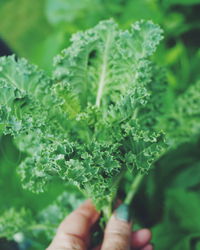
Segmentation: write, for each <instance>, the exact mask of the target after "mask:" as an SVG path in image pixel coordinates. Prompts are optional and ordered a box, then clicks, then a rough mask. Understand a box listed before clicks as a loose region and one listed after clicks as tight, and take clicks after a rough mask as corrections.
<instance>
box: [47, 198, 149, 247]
mask: <svg viewBox="0 0 200 250" xmlns="http://www.w3.org/2000/svg"><path fill="white" fill-rule="evenodd" d="M128 217H129V215H128V210H127V209H126V206H124V205H121V206H120V207H119V208H118V209H117V210H116V212H115V214H113V215H112V217H111V218H110V220H109V222H108V224H107V226H106V229H105V233H104V239H103V242H102V245H100V246H98V247H96V248H95V249H94V250H100V249H101V250H126V249H132V250H133V249H134V250H136V249H137V250H153V246H152V245H151V244H150V243H149V242H150V240H151V232H150V231H149V230H148V229H141V230H138V231H135V232H131V223H130V222H129V221H128ZM98 218H99V213H98V212H97V211H96V210H95V207H94V206H93V205H92V203H91V201H90V200H87V201H86V202H84V203H83V204H82V205H81V206H80V207H79V208H78V209H76V210H75V211H73V212H72V213H71V214H70V215H69V216H67V217H66V218H65V219H64V220H63V222H62V223H61V224H60V226H59V227H58V230H57V233H56V235H55V237H54V239H53V241H52V242H51V244H50V246H49V247H48V248H47V250H69V249H70V250H73V249H74V250H86V249H88V245H89V241H90V229H91V227H92V226H93V225H94V223H95V222H96V221H97V220H98Z"/></svg>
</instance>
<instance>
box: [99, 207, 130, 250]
mask: <svg viewBox="0 0 200 250" xmlns="http://www.w3.org/2000/svg"><path fill="white" fill-rule="evenodd" d="M129 219H130V215H129V207H128V206H127V205H126V204H122V205H120V206H119V207H118V208H117V210H116V212H115V214H114V215H112V217H111V218H110V220H109V222H108V224H107V226H106V229H105V234H104V241H103V245H102V248H101V249H102V250H116V249H118V250H126V249H129V248H130V239H131V223H130V222H129Z"/></svg>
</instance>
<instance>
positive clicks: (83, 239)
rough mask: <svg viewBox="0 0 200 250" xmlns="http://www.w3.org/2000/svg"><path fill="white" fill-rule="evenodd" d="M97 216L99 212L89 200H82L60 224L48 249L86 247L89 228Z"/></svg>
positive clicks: (80, 249) (80, 248)
mask: <svg viewBox="0 0 200 250" xmlns="http://www.w3.org/2000/svg"><path fill="white" fill-rule="evenodd" d="M98 217H99V214H98V212H97V211H96V209H95V207H94V206H93V205H92V203H91V201H89V200H88V201H86V202H84V203H83V204H82V205H81V206H80V207H79V208H78V209H76V210H75V211H74V212H72V213H71V214H70V215H69V216H67V217H66V218H65V219H64V221H63V222H62V223H61V224H60V226H59V227H58V230H57V234H56V236H55V238H54V240H53V242H52V243H51V245H50V246H49V248H48V250H53V249H57V248H59V249H63V250H64V249H79V250H82V249H86V246H87V244H86V243H87V239H88V237H89V232H90V228H91V226H92V225H93V224H94V223H95V222H96V220H97V219H98Z"/></svg>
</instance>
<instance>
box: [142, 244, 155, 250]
mask: <svg viewBox="0 0 200 250" xmlns="http://www.w3.org/2000/svg"><path fill="white" fill-rule="evenodd" d="M141 250H153V245H152V244H148V245H146V246H145V247H143V248H141Z"/></svg>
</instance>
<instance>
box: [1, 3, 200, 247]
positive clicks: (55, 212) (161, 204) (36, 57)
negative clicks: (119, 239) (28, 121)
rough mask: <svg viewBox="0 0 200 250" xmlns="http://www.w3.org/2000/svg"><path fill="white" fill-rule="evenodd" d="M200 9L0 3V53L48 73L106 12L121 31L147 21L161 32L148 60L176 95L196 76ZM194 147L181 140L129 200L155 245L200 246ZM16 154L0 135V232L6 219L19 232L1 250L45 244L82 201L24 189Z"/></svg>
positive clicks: (56, 187)
mask: <svg viewBox="0 0 200 250" xmlns="http://www.w3.org/2000/svg"><path fill="white" fill-rule="evenodd" d="M199 13H200V0H107V1H106V0H34V1H33V0H0V55H8V54H12V53H15V54H16V55H17V56H20V57H25V58H27V59H28V60H29V61H30V62H32V63H34V64H37V65H39V66H40V67H41V68H42V69H44V70H46V71H47V72H48V73H49V74H50V72H51V65H52V60H53V57H54V56H55V55H56V54H57V53H59V52H60V50H62V49H63V48H65V47H67V46H68V45H69V43H70V40H69V39H70V36H71V34H72V33H74V32H77V31H79V30H85V29H87V28H90V27H92V26H94V25H96V24H97V23H98V21H99V20H102V19H108V18H110V17H113V18H114V19H115V20H116V21H117V22H118V23H119V25H120V26H121V27H123V28H126V27H128V26H129V25H130V24H131V23H133V22H134V21H136V20H140V19H146V20H149V19H150V20H152V21H154V22H155V23H158V24H160V26H161V27H162V28H163V29H164V35H165V39H164V41H163V42H162V43H161V45H160V46H159V49H158V50H157V52H156V54H155V56H154V60H155V61H156V62H157V63H158V64H159V65H162V66H164V67H165V68H166V73H167V79H168V84H169V86H170V88H171V89H173V93H174V95H179V94H180V93H182V92H183V91H184V90H185V89H186V88H188V86H190V85H191V84H194V83H195V82H197V81H198V80H200V68H199V66H200V64H199V61H200V46H199V45H200V14H199ZM199 148H200V143H195V144H187V145H182V146H181V147H180V148H178V149H177V150H176V151H173V152H172V153H169V154H168V155H167V156H165V157H163V158H162V159H161V160H160V161H159V162H158V163H157V166H156V168H155V169H154V170H153V171H152V172H151V174H150V175H149V176H147V177H146V178H145V180H144V181H143V183H142V186H141V188H140V190H139V193H138V195H137V196H136V198H135V201H134V202H133V210H134V216H135V220H136V223H137V227H144V226H145V227H150V228H151V229H152V231H153V243H154V244H155V249H158V250H165V249H166V250H167V249H172V250H173V249H175V250H179V249H180V250H190V249H191V250H200V153H199ZM23 157H24V156H23V155H22V154H21V153H20V152H19V151H18V150H17V149H16V147H15V146H14V144H13V142H12V138H10V137H8V136H1V139H0V229H1V223H2V225H3V223H4V224H5V223H7V224H8V225H9V227H13V228H12V230H13V231H14V232H19V233H17V234H15V237H14V239H15V242H14V241H7V240H5V238H4V236H5V235H6V232H5V233H2V234H0V236H1V240H0V249H2V250H6V249H10V250H11V249H44V248H45V246H47V244H48V242H49V240H50V238H51V237H52V235H53V233H54V230H53V229H52V230H51V224H54V225H57V224H58V223H59V221H60V220H61V219H62V217H63V216H64V215H66V214H67V213H69V212H70V211H71V210H72V209H74V208H75V207H76V206H77V205H78V204H79V203H80V201H81V200H82V199H83V198H82V196H81V194H80V193H79V192H78V191H77V190H76V189H74V188H73V187H68V188H67V190H68V193H66V192H64V193H63V190H64V189H66V187H63V184H61V183H59V182H58V183H56V184H55V183H54V184H53V185H52V186H51V185H50V186H49V188H48V191H46V192H45V193H43V194H40V195H36V194H32V193H30V192H28V191H25V190H23V189H22V187H21V185H20V180H19V178H18V176H17V173H16V168H17V166H18V164H19V162H20V161H21V159H22V158H23ZM57 197H58V198H57ZM52 204H53V205H52ZM51 217H54V219H53V220H52V218H51ZM5 218H6V219H7V221H5ZM13 218H15V223H14V224H15V225H12V223H11V222H12V219H13ZM24 218H26V223H25V222H24ZM49 218H51V219H49ZM29 220H30V224H29V226H27V223H28V221H29ZM33 221H34V223H33ZM40 225H42V226H40ZM0 231H1V230H0ZM10 238H12V237H10ZM16 242H17V243H16Z"/></svg>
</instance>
